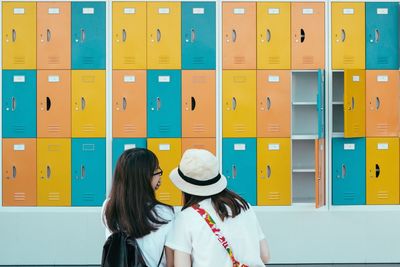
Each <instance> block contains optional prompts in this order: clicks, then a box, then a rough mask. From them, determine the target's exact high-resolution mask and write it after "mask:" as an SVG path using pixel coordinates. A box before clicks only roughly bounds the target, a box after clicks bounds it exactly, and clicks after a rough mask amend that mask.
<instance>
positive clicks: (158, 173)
mask: <svg viewBox="0 0 400 267" xmlns="http://www.w3.org/2000/svg"><path fill="white" fill-rule="evenodd" d="M157 175H160V176H162V175H163V170H161V169H159V171H158V172H155V173H153V176H157Z"/></svg>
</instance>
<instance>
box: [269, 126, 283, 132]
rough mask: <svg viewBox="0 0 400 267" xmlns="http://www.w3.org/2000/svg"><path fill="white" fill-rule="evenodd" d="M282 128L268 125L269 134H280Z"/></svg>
mask: <svg viewBox="0 0 400 267" xmlns="http://www.w3.org/2000/svg"><path fill="white" fill-rule="evenodd" d="M280 130H281V127H280V125H279V124H268V126H267V132H273V133H277V132H280Z"/></svg>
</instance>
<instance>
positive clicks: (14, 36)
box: [11, 29, 17, 42]
mask: <svg viewBox="0 0 400 267" xmlns="http://www.w3.org/2000/svg"><path fill="white" fill-rule="evenodd" d="M11 36H12V37H11V38H12V41H13V42H15V41H16V40H17V31H16V30H15V29H12V34H11Z"/></svg>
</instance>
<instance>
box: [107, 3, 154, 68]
mask: <svg viewBox="0 0 400 267" xmlns="http://www.w3.org/2000/svg"><path fill="white" fill-rule="evenodd" d="M112 25H113V30H112V31H113V33H112V34H113V37H112V39H113V41H112V42H113V43H112V45H113V47H112V49H113V69H119V70H123V69H146V3H145V2H113V3H112Z"/></svg>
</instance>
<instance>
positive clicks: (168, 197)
mask: <svg viewBox="0 0 400 267" xmlns="http://www.w3.org/2000/svg"><path fill="white" fill-rule="evenodd" d="M159 200H160V201H169V200H171V194H170V193H160V194H159Z"/></svg>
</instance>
